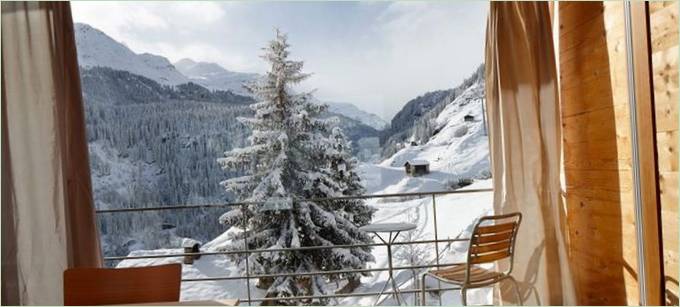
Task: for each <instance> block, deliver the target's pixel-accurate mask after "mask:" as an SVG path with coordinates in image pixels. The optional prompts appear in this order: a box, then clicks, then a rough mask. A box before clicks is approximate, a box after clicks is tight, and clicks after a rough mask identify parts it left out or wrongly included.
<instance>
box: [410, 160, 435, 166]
mask: <svg viewBox="0 0 680 307" xmlns="http://www.w3.org/2000/svg"><path fill="white" fill-rule="evenodd" d="M406 164H409V165H430V162H427V161H425V160H408V161H406V163H404V165H406Z"/></svg>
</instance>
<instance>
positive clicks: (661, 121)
mask: <svg viewBox="0 0 680 307" xmlns="http://www.w3.org/2000/svg"><path fill="white" fill-rule="evenodd" d="M678 9H679V7H678V1H666V2H651V3H650V4H649V12H650V15H649V24H650V35H651V58H652V65H651V66H652V83H653V89H654V112H655V124H656V125H655V127H654V128H655V133H656V142H657V143H656V150H657V157H658V159H657V162H658V165H657V172H658V184H659V187H658V188H659V202H660V206H661V234H662V246H663V255H662V257H663V268H664V280H665V288H666V289H665V290H666V291H665V295H666V297H665V299H666V304H674V305H677V304H678V293H679V287H678V226H679V225H678V159H679V158H678V137H679V135H678V121H679V120H678V90H679V86H678Z"/></svg>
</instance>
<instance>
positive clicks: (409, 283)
mask: <svg viewBox="0 0 680 307" xmlns="http://www.w3.org/2000/svg"><path fill="white" fill-rule="evenodd" d="M386 171H388V172H389V171H391V170H389V169H388V170H386ZM490 186H491V182H490V180H485V181H479V182H476V183H474V184H472V185H470V186H468V187H466V188H463V189H462V190H465V189H482V188H490ZM491 201H492V193H491V192H481V193H462V194H449V195H440V196H437V198H436V204H437V218H438V225H437V226H438V234H439V237H440V238H441V239H446V238H456V237H461V238H465V237H467V235H468V234H469V231H470V226H471V224H472V223H473V222H474V220H475V219H476V218H478V217H479V216H482V215H486V214H488V213H490V212H491V210H492V209H491V208H492V206H491ZM369 203H370V204H371V205H372V206H374V207H375V208H378V211H377V213H376V215H375V218H374V222H375V223H386V222H412V223H414V224H416V225H417V229H416V230H414V231H413V232H412V233H410V234H406V235H410V236H411V238H410V239H412V240H428V239H434V219H433V215H432V198H431V196H428V197H425V198H423V199H413V200H406V201H393V202H381V201H380V200H379V199H376V200H372V201H370V202H369ZM415 211H419V213H420V214H414V213H415ZM413 216H417V217H418V219H417V220H413V219H412V217H413ZM409 218H411V220H409ZM400 239H404V237H403V236H402V237H400ZM376 240H377V239H376ZM376 242H377V241H376ZM211 245H215V244H214V243H212V244H211V243H207V244H206V245H205V246H204V248H203V249H204V251H206V252H209V251H211V250H212V248H211ZM439 247H440V251H442V253H441V260H440V262H441V263H453V262H463V261H464V255H465V250H466V245H465V244H464V243H458V244H453V245H452V246H446V244H440V246H439ZM404 248H406V246H405V245H397V246H395V247H394V249H393V252H394V253H395V254H398V253H399V250H400V249H404ZM424 249H426V250H428V249H430V251H429V257H428V260H429V261H427V262H432V261H434V258H435V257H434V255H435V252H434V244H429V246H426V247H425V248H424ZM173 253H181V250H179V249H162V250H153V251H135V252H133V253H131V254H130V255H131V256H138V255H159V254H173ZM373 254H374V255H375V258H376V261H375V263H370V264H369V267H371V268H383V267H387V251H386V249H385V247H382V246H378V247H376V248H375V249H374V250H373ZM395 258H396V257H395ZM181 262H182V259H181V258H179V257H176V258H158V259H142V260H126V261H123V262H121V263H120V264H119V265H118V266H119V267H129V266H146V265H157V264H166V263H181ZM394 265H395V266H408V265H410V264H409V263H408V261H406V260H405V259H394ZM183 266H184V267H183V270H182V271H183V278H185V279H193V278H210V277H225V276H239V274H240V273H239V272H238V271H237V270H235V266H234V264H233V263H232V262H231V261H229V260H228V259H227V258H226V257H224V256H219V255H218V256H203V257H201V259H199V260H196V261H195V262H194V264H192V265H183ZM386 279H387V272H378V273H374V274H373V276H370V277H364V278H363V279H362V285H361V286H360V287H359V288H357V289H356V290H355V292H378V291H380V289H382V287H383V285H384V282H385V280H386ZM396 279H397V282H398V284H400V285H401V286H400V288H402V289H409V288H411V287H413V286H414V284H413V278H412V273H411V272H410V271H401V272H396ZM428 285H429V286H430V287H436V286H437V283H436V282H432V283H431V284H428ZM250 290H251V291H252V292H251V296H252V297H262V296H264V291H262V290H260V289H257V288H256V287H255V280H252V281H251V286H250ZM181 293H182V294H181V299H182V300H204V299H220V298H245V297H247V292H246V283H245V280H230V281H207V282H203V281H200V282H199V281H197V282H183V283H182V292H181ZM489 293H490V291H488V290H482V291H481V292H480V291H477V292H475V291H470V292H469V294H468V295H469V301H470V302H479V303H490V298H489ZM404 299H405V300H406V301H407V302H408V304H413V300H414V297H413V295H406V294H405V295H404ZM443 299H444V303H445V304H459V303H460V301H459V300H460V298H459V294H458V292H457V291H447V293H445V294H444V296H443ZM375 300H376V297H352V298H343V299H340V300H338V301H337V302H332V303H337V304H340V305H366V306H369V305H372V304H373V303H374V302H375ZM428 303H430V304H436V303H437V298H436V297H435V296H430V297H428ZM381 305H396V302H395V301H393V300H392V298H387V297H386V296H384V297H383V301H382V302H381Z"/></svg>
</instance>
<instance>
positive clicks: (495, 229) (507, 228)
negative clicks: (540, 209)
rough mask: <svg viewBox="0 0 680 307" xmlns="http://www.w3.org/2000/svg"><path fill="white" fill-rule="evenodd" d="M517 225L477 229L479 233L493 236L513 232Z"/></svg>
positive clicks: (490, 226)
mask: <svg viewBox="0 0 680 307" xmlns="http://www.w3.org/2000/svg"><path fill="white" fill-rule="evenodd" d="M515 225H517V223H504V224H497V225H489V226H479V227H477V233H481V234H491V233H500V232H507V231H512V230H513V229H514V228H515Z"/></svg>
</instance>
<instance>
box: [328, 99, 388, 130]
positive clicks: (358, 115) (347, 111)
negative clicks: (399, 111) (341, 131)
mask: <svg viewBox="0 0 680 307" xmlns="http://www.w3.org/2000/svg"><path fill="white" fill-rule="evenodd" d="M325 103H326V104H327V105H328V110H329V111H330V112H333V113H338V114H342V115H344V116H347V117H349V118H353V119H356V120H358V121H360V122H362V123H363V124H364V125H368V126H371V127H373V128H374V129H376V130H383V129H385V127H387V125H388V123H387V122H386V121H385V120H384V119H382V118H380V117H379V116H378V115H375V114H373V113H368V112H366V111H364V110H361V109H359V108H358V107H357V106H355V105H353V104H351V103H346V102H325Z"/></svg>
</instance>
